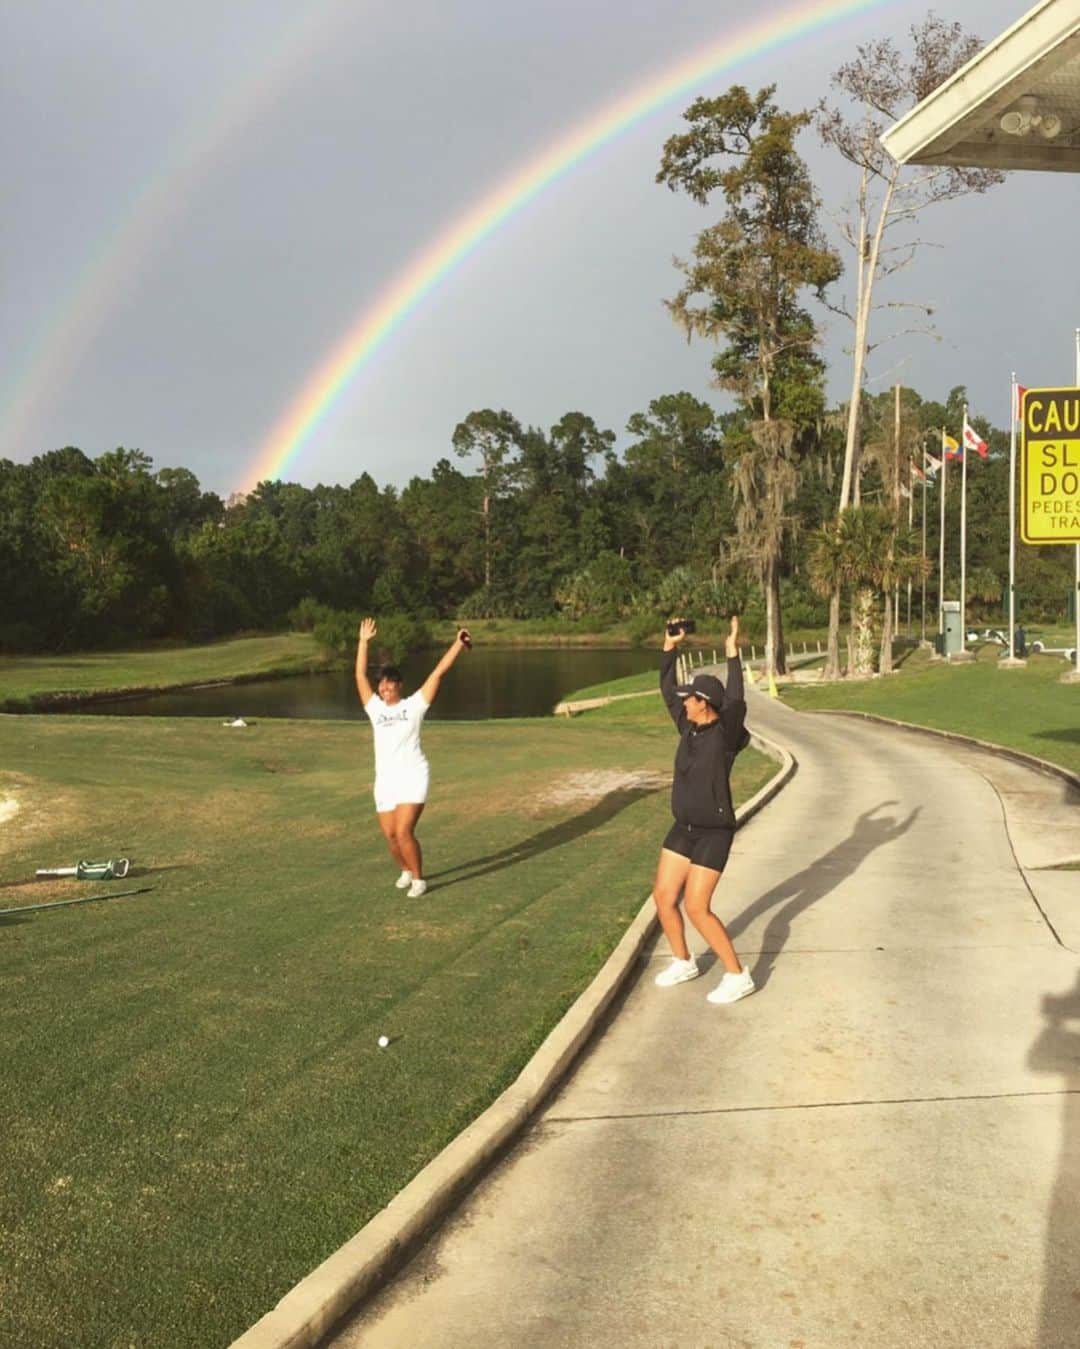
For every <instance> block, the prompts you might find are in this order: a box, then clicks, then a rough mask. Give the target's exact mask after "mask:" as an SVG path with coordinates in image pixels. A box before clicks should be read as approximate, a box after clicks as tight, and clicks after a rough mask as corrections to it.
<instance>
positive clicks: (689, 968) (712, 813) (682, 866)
mask: <svg viewBox="0 0 1080 1349" xmlns="http://www.w3.org/2000/svg"><path fill="white" fill-rule="evenodd" d="M680 621H681V620H679V619H673V620H672V622H671V623H670V624H669V625H668V629H665V634H664V655H663V659H662V660H661V662H660V691H661V693H662V694H663V695H664V702H665V703H666V704H667V709H668V711H669V712H670V713H671V718H672V720H673V721H674V723H675V726H676V729H677V730H678V732H679V748H678V751H677V752H676V755H675V775H674V779H673V781H672V786H671V813H672V815H674V816H675V823H674V824H673V825H672V827H671V830H670V831H669V833H668V836H667V838H665V839H664V844H663V847H662V848H661V850H660V861H659V864H658V865H657V868H656V884H655V886H654V887H653V899H654V901H655V903H656V910H657V913H658V914H659V917H660V925H661V927H662V928H663V929H664V935H665V936H666V937H667V939H668V942H669V943H670V945H671V951H672V955H673V957H674V958H673V959H672V962H671V964H670V965H669V966H668V967H667V969H665V970H662V971H661V972H660V973H659V974H658V975H657V976H656V983H657V984H659V986H660V987H661V988H670V987H671V986H672V985H673V984H681V983H685V981H686V980H687V979H696V978H697V976H698V975H699V974H700V973H701V971H700V970H699V969H698V965H697V961H696V960H695V959H694V957H693V956H692V955H691V954H690V951H689V948H688V947H687V945H686V931H685V928H684V925H683V917H682V913H681V912H680V910H679V898H680V896H681V897H682V899H683V901H684V904H685V907H686V914H687V917H688V918H689V919H690V921H691V922H692V923H693V925H694V926H695V927H696V928H697V930H698V932H700V933H701V935H702V937H704V939H705V940H706V941H707V942H708V944H709V946H710V947H711V948H712V950H713V951H714V952H715V953H716V957H717V959H718V960H719V961H720V963H721V964H722V965H723V967H724V976H723V978H722V979H721V980H720V983H719V984H718V985H717V986H716V988H714V989H713V991H712V992H711V993H709V994H708V1000H709V1002H719V1003H726V1002H737V1001H738V1000H739V999H740V998H745V997H746V996H747V995H748V994H750V993H753V991H754V981H753V979H752V978H751V975H750V971H749V970H748V969H746V968H745V967H744V966H743V963H742V961H741V960H740V959H739V957H738V956H737V955H736V954H735V948H734V946H732V944H731V938H730V937H729V936H728V934H727V930H726V928H725V927H724V925H723V923H721V921H720V919H719V918H717V917H716V915H715V914H714V913H713V912H712V910H711V908H710V907H709V905H710V903H711V900H712V896H713V891H714V890H715V889H716V885H717V882H718V881H719V880H720V875H721V872H722V871H723V870H724V866H725V864H726V863H727V858H728V853H729V852H730V851H731V841H732V838H733V837H734V835H735V809H734V806H733V805H732V801H731V765H732V764H733V763H734V761H735V755H736V754H737V753H738V751H739V750H740V749H741V748H742V747H743V745H744V744H745V743H746V739H747V735H746V730H745V726H744V723H745V721H746V702H745V699H744V692H743V677H742V664H741V662H740V660H739V620H738V617H733V618H732V620H731V631H730V632H729V633H728V635H727V639H726V641H725V644H724V654H725V656H726V657H727V687H726V688H725V687H724V685H723V684H722V683H721V681H720V680H719V679H717V678H716V676H715V675H707V674H699V675H696V676H695V677H694V679H693V680H692V681H691V683H689V684H683V685H681V686H680V685H677V684H676V681H675V653H676V648H677V647H678V645H679V643H680V642H681V641H683V639H684V638H685V637H686V631H685V629H683V628H679V626H678V624H679V623H680ZM670 628H675V629H676V631H675V632H671V631H670V630H669V629H670Z"/></svg>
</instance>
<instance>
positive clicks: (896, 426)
mask: <svg viewBox="0 0 1080 1349" xmlns="http://www.w3.org/2000/svg"><path fill="white" fill-rule="evenodd" d="M894 392H895V395H896V396H895V398H894V400H893V408H894V411H893V481H894V482H895V483H896V487H895V489H894V490H895V495H894V497H893V522H894V524H895V523H897V520H898V517H899V515H900V483H901V478H900V385H899V384H897V385H896V388H895V391H894ZM908 476H909V477H910V473H909V475H908ZM899 631H900V582H899V580H897V579H896V578H895V577H894V579H893V633H894V634H896V633H898V632H899Z"/></svg>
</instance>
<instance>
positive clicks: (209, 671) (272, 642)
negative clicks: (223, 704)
mask: <svg viewBox="0 0 1080 1349" xmlns="http://www.w3.org/2000/svg"><path fill="white" fill-rule="evenodd" d="M322 663H323V660H322V657H321V656H320V654H319V650H318V647H317V646H316V644H315V640H314V638H312V637H311V635H310V634H309V633H304V632H286V633H278V634H276V635H274V636H271V637H237V638H234V639H233V640H232V641H228V642H213V643H210V644H209V645H206V646H185V647H160V648H157V649H149V650H145V651H87V652H81V653H79V654H77V655H72V656H0V707H3V706H4V704H5V703H7V704H9V705H12V704H15V703H26V702H27V701H28V700H30V699H32V698H34V697H37V696H40V695H41V694H44V693H69V694H71V693H90V692H93V693H98V692H102V691H105V690H109V691H119V690H122V689H131V688H140V689H141V688H168V687H171V686H175V685H177V684H190V683H200V682H205V683H213V682H214V681H215V680H218V679H235V678H241V677H250V676H252V675H267V674H276V673H280V674H291V673H292V672H293V671H299V670H307V669H311V668H312V667H315V666H320V665H322Z"/></svg>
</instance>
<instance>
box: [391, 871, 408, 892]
mask: <svg viewBox="0 0 1080 1349" xmlns="http://www.w3.org/2000/svg"><path fill="white" fill-rule="evenodd" d="M394 884H395V885H396V886H397V888H398V889H399V890H407V889H408V888H409V886H410V885H412V872H411V871H403V872H402V873H401V875H400V876H399V877H398V878H397V880H396V881H395V882H394Z"/></svg>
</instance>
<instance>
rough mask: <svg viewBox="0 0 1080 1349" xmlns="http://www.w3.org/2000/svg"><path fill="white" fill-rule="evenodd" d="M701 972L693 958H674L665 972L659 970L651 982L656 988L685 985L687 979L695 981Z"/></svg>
mask: <svg viewBox="0 0 1080 1349" xmlns="http://www.w3.org/2000/svg"><path fill="white" fill-rule="evenodd" d="M700 973H701V971H700V970H699V969H698V967H697V961H696V960H695V959H694V957H693V956H690V957H689V959H687V960H679V958H678V957H676V958H675V959H674V960H673V961H672V962H671V964H670V965H669V966H668V967H667V969H666V970H661V971H660V973H659V974H658V975H657V976H656V978H655V979H654V980H653V983H654V984H656V986H657V988H670V987H671V986H672V984H685V983H686V981H687V979H696V978H697V977H698V975H699V974H700Z"/></svg>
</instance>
